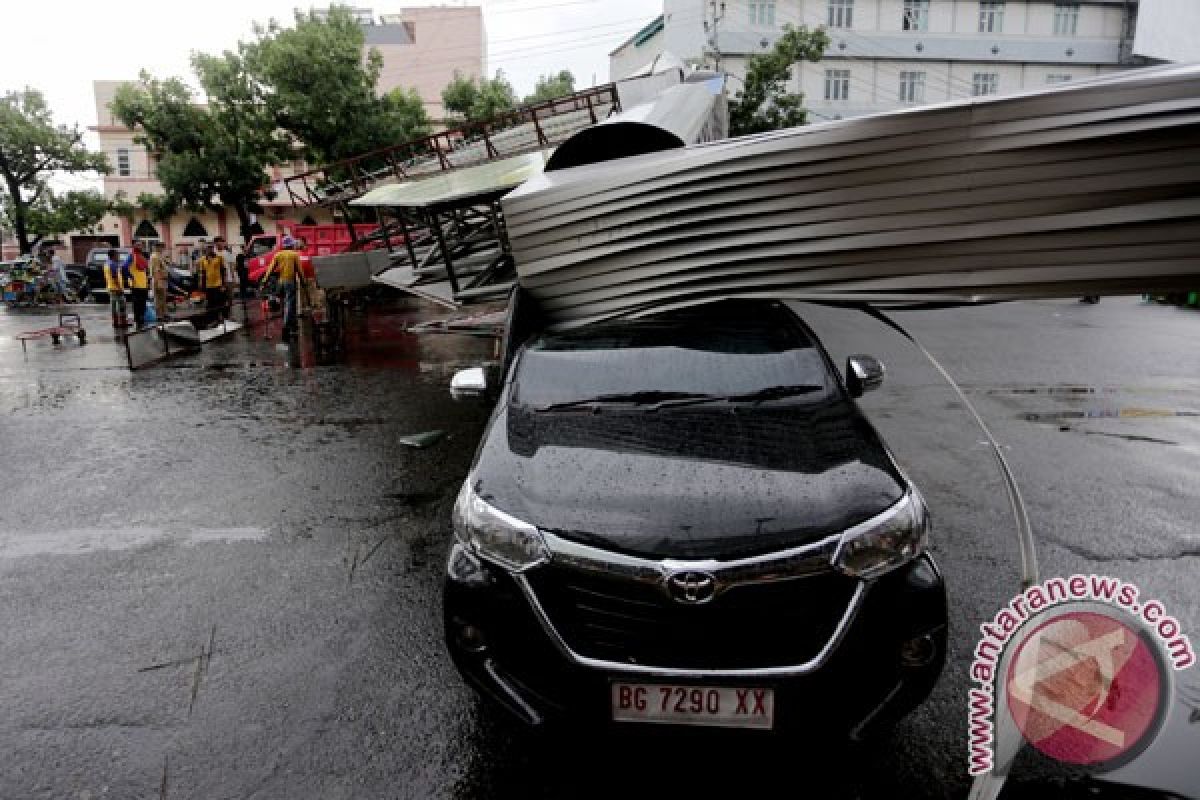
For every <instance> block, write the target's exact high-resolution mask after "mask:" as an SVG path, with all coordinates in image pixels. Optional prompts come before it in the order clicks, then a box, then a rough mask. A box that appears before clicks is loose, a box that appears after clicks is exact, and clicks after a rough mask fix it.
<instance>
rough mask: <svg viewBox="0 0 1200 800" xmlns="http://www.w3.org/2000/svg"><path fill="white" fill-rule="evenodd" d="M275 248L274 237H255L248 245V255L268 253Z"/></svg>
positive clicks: (253, 256)
mask: <svg viewBox="0 0 1200 800" xmlns="http://www.w3.org/2000/svg"><path fill="white" fill-rule="evenodd" d="M274 249H275V237H274V236H271V237H269V238H266V239H255V240H254V242H253V244H251V245H250V257H251V258H255V257H256V256H261V255H262V254H263V253H268V252H270V251H271V250H274Z"/></svg>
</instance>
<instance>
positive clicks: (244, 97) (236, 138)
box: [112, 50, 292, 235]
mask: <svg viewBox="0 0 1200 800" xmlns="http://www.w3.org/2000/svg"><path fill="white" fill-rule="evenodd" d="M192 68H193V70H194V72H196V76H197V78H198V80H199V83H200V86H202V88H203V89H204V92H205V95H206V96H208V104H206V106H197V104H196V98H194V97H193V96H192V92H191V90H190V89H188V88H187V86H186V85H185V84H184V82H182V80H180V79H178V78H168V79H167V80H158V79H156V78H152V77H150V76H149V74H148V73H145V72H143V73H142V77H140V79H139V80H138V83H136V84H125V85H122V86H120V88H119V89H118V90H116V94H115V95H114V97H113V102H112V110H113V115H114V116H116V119H119V120H121V122H124V124H125V125H127V126H128V127H131V128H134V130H137V131H138V134H137V140H138V143H139V144H144V145H145V146H146V150H148V151H149V152H150V154H152V155H154V156H155V158H156V161H157V164H156V168H155V174H156V176H157V179H158V182H160V184H162V187H163V190H164V192H166V194H167V197H166V199H163V200H160V201H151V200H150V199H143V198H140V197H139V206H140V207H142V209H143V210H145V211H149V212H155V211H156V209H157V210H158V212H167V215H168V216H169V213H170V212H173V211H174V210H175V209H178V207H180V206H185V207H190V209H205V207H208V209H218V207H222V206H228V207H230V209H233V210H234V212H235V213H236V215H238V221H239V223H240V227H241V228H240V229H241V231H242V235H245V233H246V231H247V230H248V229H250V225H251V215H252V213H258V212H260V211H262V206H260V205H259V200H260V199H262V198H263V197H265V196H269V191H268V188H266V186H265V185H266V182H268V181H266V169H268V167H270V166H272V164H277V163H281V162H283V161H288V160H290V158H292V149H290V146H289V144H288V140H287V137H286V136H284V134H282V133H280V131H278V130H277V128H276V126H275V121H274V119H272V116H271V115H270V113H269V112H268V109H266V106H265V103H264V101H263V97H262V90H260V88H259V85H258V84H257V82H256V80H254V79H253V78H252V77H251V76H250V73H248V72H247V70H246V61H245V59H244V58H242V56H241V55H240V54H236V53H232V52H228V50H227V52H226V53H223V54H222V55H205V54H202V53H196V54H193V55H192ZM160 204H161V207H160Z"/></svg>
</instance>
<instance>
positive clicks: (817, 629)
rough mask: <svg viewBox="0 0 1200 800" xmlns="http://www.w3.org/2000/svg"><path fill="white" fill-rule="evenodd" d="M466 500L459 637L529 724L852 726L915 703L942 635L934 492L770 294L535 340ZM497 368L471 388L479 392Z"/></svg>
mask: <svg viewBox="0 0 1200 800" xmlns="http://www.w3.org/2000/svg"><path fill="white" fill-rule="evenodd" d="M509 363H510V366H509V367H508V369H507V370H506V377H505V380H504V381H503V385H502V387H501V388H500V391H499V395H498V398H497V405H496V408H495V411H494V412H493V414H492V417H491V420H490V422H489V425H488V428H487V431H486V433H485V434H484V438H483V441H482V443H481V445H480V447H479V451H478V453H477V454H476V458H475V463H474V465H473V466H472V469H471V471H470V474H469V475H468V477H467V479H466V481H465V482H464V485H463V487H462V491H461V492H460V494H459V496H458V500H457V502H456V504H455V508H454V513H453V528H454V543H453V545H452V548H451V551H450V556H449V562H448V565H447V571H448V575H447V579H446V583H445V632H446V639H447V644H448V647H449V650H450V653H451V656H452V658H453V660H454V662H455V664H456V665H457V667H458V668H459V670H460V672H461V673H462V674H463V676H464V677H465V678H466V679H467V680H468V681H469V682H470V683H471V684H473V685H474V686H475V687H476V688H477V689H479V690H480V691H481V692H482V693H483V694H484V695H485V696H487V697H489V698H491V699H493V700H495V701H497V702H498V703H499V704H500V705H501V706H502V707H504V708H505V709H507V710H508V711H510V712H512V714H513V715H515V716H516V717H517V718H518V719H521V720H524V721H525V722H526V723H529V724H530V725H541V724H542V723H547V722H555V721H559V720H562V721H571V722H575V723H578V722H584V723H594V724H597V725H608V724H612V725H637V724H645V723H671V724H679V725H702V726H715V727H736V728H757V729H774V730H781V731H792V732H795V733H805V734H815V735H818V736H821V737H828V736H831V735H834V736H841V735H849V736H853V737H860V736H862V735H864V734H866V733H868V732H870V731H872V730H875V729H877V728H878V727H886V726H887V724H889V723H890V722H894V721H895V720H897V719H899V718H900V717H901V716H903V715H904V714H906V713H908V712H909V711H910V710H911V709H912V708H914V707H915V706H916V705H918V704H919V703H920V702H922V701H923V700H924V699H925V697H926V696H927V695H928V694H929V692H930V691H931V689H932V687H933V685H934V683H935V682H936V680H937V677H938V675H939V674H940V672H941V668H942V664H943V661H944V657H945V643H946V600H945V587H944V584H943V581H942V577H941V575H940V573H939V571H938V569H937V566H936V565H935V564H934V562H933V559H932V558H931V557H930V554H929V553H928V552H927V550H926V544H927V536H928V533H929V530H930V521H929V515H928V511H927V510H926V507H925V503H924V501H923V500H922V497H921V494H920V493H919V492H918V491H917V489H916V487H915V486H913V485H912V483H911V482H910V481H909V480H908V478H907V477H906V476H905V475H904V474H903V473H902V472H901V471H900V469H899V468H898V467H897V466H896V464H895V462H894V460H893V459H892V457H891V455H890V454H889V452H888V450H887V448H886V447H885V446H884V444H883V442H882V441H881V440H880V438H879V435H878V434H877V433H876V432H875V430H874V428H873V427H872V426H871V424H870V423H869V422H868V421H867V420H866V418H865V417H864V416H863V414H862V413H861V412H860V410H859V409H858V407H857V405H856V404H855V402H854V398H855V397H858V396H860V395H861V394H862V392H863V391H865V390H868V389H872V388H874V387H876V386H878V385H879V383H880V382H881V381H882V378H883V367H882V365H881V364H880V363H879V362H878V361H876V360H875V359H873V358H870V357H869V356H852V357H851V358H850V359H848V362H847V366H846V381H845V382H844V383H843V381H842V380H841V379H840V378H839V376H838V372H837V370H836V368H835V367H834V365H833V363H832V362H831V361H830V358H829V356H828V354H827V353H826V352H825V351H824V349H823V348H822V346H821V345H820V343H819V342H818V340H817V338H816V336H815V335H814V334H813V333H812V331H811V330H810V329H809V328H808V326H806V325H805V324H804V323H803V322H802V321H801V320H800V319H799V318H798V317H797V316H796V315H795V314H794V313H793V312H792V311H791V310H790V309H788V308H787V307H786V306H784V305H782V304H779V303H775V302H746V301H739V302H726V303H719V304H712V305H707V306H703V307H700V308H696V309H691V310H685V311H676V312H672V313H666V314H661V315H658V316H653V317H648V318H643V319H634V320H624V321H616V322H606V323H600V324H594V325H590V326H587V327H583V328H578V329H574V330H567V331H563V332H542V333H540V334H538V333H535V334H534V335H532V336H530V337H528V338H527V339H526V340H525V342H524V343H523V344H522V345H521V346H520V347H519V348H517V349H516V350H515V352H514V354H513V356H512V357H511V359H510V360H509ZM484 374H485V373H484V372H483V370H482V369H474V370H465V371H463V372H461V373H459V374H458V375H456V376H455V378H454V381H453V383H452V392H453V393H454V394H456V395H457V396H462V395H467V394H473V393H481V392H484V391H485V385H484V384H485V382H486V381H485V379H484Z"/></svg>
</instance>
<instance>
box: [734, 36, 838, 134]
mask: <svg viewBox="0 0 1200 800" xmlns="http://www.w3.org/2000/svg"><path fill="white" fill-rule="evenodd" d="M827 47H829V36H828V35H827V34H826V33H825V31H823V30H820V29H817V30H809V29H808V28H807V27H806V26H804V25H801V26H800V27H799V28H794V27H792V26H791V25H784V26H783V34H782V35H781V36H780V37H779V39H778V40H777V41H776V42H775V46H774V47H773V48H771V51H770V52H767V53H756V54H755V55H752V56H750V60H749V63H748V64H747V65H746V80H745V83H744V85H743V87H742V90H741V91H739V92H737V94H736V95H735V96H734V102H733V103H731V104H730V105H729V135H730V136H742V135H744V134H747V133H762V132H763V131H773V130H777V129H779V128H791V127H794V126H796V125H803V124H804V123H805V121H806V119H807V117H808V112H807V111H805V110H804V108H803V107H802V105H801V104H802V103H803V102H804V95H803V94H802V93H794V92H789V91H788V88H787V84H788V82H789V81H790V80H791V79H792V65H793V64H796V63H798V62H800V61H819V60H820V59H821V56H822V55H824V53H825V49H826V48H827Z"/></svg>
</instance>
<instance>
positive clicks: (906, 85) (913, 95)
mask: <svg viewBox="0 0 1200 800" xmlns="http://www.w3.org/2000/svg"><path fill="white" fill-rule="evenodd" d="M900 102H901V103H924V102H925V73H924V72H901V73H900Z"/></svg>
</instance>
